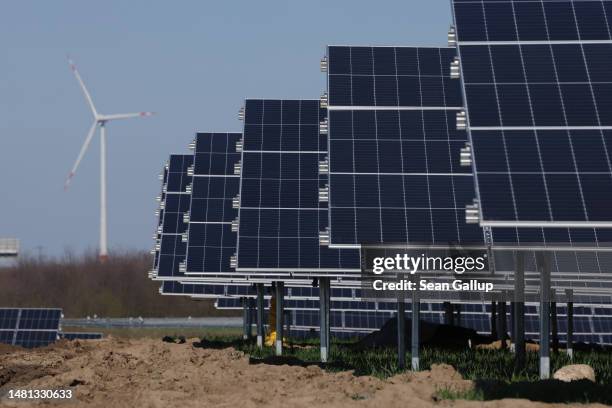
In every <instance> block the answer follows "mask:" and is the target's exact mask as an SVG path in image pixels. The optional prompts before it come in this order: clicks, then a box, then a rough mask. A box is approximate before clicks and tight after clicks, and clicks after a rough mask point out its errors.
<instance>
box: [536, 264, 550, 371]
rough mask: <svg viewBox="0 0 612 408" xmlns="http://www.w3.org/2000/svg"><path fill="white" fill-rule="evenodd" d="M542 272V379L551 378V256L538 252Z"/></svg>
mask: <svg viewBox="0 0 612 408" xmlns="http://www.w3.org/2000/svg"><path fill="white" fill-rule="evenodd" d="M536 261H537V263H538V269H539V270H540V379H542V380H547V379H549V378H550V254H548V253H543V252H537V253H536Z"/></svg>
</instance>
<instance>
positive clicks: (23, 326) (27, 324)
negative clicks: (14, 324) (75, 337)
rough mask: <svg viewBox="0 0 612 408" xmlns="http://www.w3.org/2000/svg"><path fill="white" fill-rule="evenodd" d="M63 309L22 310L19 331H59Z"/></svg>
mask: <svg viewBox="0 0 612 408" xmlns="http://www.w3.org/2000/svg"><path fill="white" fill-rule="evenodd" d="M61 318H62V311H61V309H21V316H20V318H19V330H56V331H57V330H58V328H59V324H60V319H61Z"/></svg>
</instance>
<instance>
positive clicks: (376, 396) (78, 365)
mask: <svg viewBox="0 0 612 408" xmlns="http://www.w3.org/2000/svg"><path fill="white" fill-rule="evenodd" d="M195 342H196V340H195V339H192V340H190V341H187V342H186V343H185V344H173V343H164V342H162V341H160V340H156V339H146V338H144V339H117V338H112V337H109V338H106V339H104V340H101V341H73V342H67V341H62V342H59V343H57V344H55V345H53V346H51V347H48V348H43V349H35V350H23V349H17V348H12V347H9V346H3V347H0V395H2V397H1V399H0V406H7V407H9V406H18V407H26V406H33V405H34V406H36V405H45V406H55V405H63V406H92V407H112V408H123V407H160V408H161V407H164V408H167V407H185V408H187V407H283V408H286V407H304V408H314V407H322V406H325V407H326V408H334V407H345V406H361V407H385V408H386V407H400V406H401V407H430V406H440V407H448V406H454V407H455V406H456V407H468V406H474V407H476V406H478V407H481V406H487V407H500V408H505V407H507V408H521V407H539V406H541V407H552V406H554V405H551V404H543V403H534V402H530V401H527V400H498V401H490V402H485V403H483V402H474V401H471V402H470V401H448V400H447V401H439V400H438V398H436V396H435V395H436V391H437V390H439V389H453V390H456V391H462V390H469V389H470V388H471V387H472V383H471V382H470V381H467V380H463V379H462V378H461V376H460V375H459V374H458V373H457V372H456V371H455V370H454V369H453V368H452V367H450V366H444V365H440V366H434V367H433V368H432V370H431V371H424V372H420V373H417V374H412V373H406V374H402V375H397V376H395V377H392V378H389V379H387V380H380V379H377V378H374V377H368V376H362V377H356V376H354V375H353V374H352V373H351V372H342V373H327V372H325V371H323V370H321V369H320V368H319V367H317V366H309V367H300V366H288V365H267V364H249V359H248V357H247V356H245V355H244V354H243V353H241V352H238V351H236V350H234V349H231V348H229V349H222V350H214V349H205V348H201V347H194V343H195ZM10 389H39V390H46V389H54V390H57V389H70V390H72V391H73V392H74V398H73V399H72V401H71V402H67V401H61V400H54V401H49V400H47V401H38V402H37V401H29V402H23V401H19V402H15V401H13V400H9V399H8V398H7V392H8V390H10ZM558 406H564V407H567V406H568V405H565V404H559V405H558ZM593 406H595V405H593Z"/></svg>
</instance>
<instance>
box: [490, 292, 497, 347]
mask: <svg viewBox="0 0 612 408" xmlns="http://www.w3.org/2000/svg"><path fill="white" fill-rule="evenodd" d="M491 338H492V339H493V340H497V303H496V302H495V301H494V300H493V301H491Z"/></svg>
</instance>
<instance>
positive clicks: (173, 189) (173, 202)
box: [156, 154, 193, 279]
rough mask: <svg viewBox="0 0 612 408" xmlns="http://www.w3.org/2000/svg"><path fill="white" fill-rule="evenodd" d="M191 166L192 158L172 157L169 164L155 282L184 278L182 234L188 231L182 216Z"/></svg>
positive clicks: (189, 196)
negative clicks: (181, 268) (182, 268)
mask: <svg viewBox="0 0 612 408" xmlns="http://www.w3.org/2000/svg"><path fill="white" fill-rule="evenodd" d="M192 164H193V155H178V154H174V155H171V156H170V160H169V161H168V169H167V175H168V176H167V180H168V183H167V184H166V188H165V190H166V193H165V195H164V201H163V202H162V203H163V207H164V213H163V219H162V224H161V227H162V233H161V234H160V238H159V241H158V245H159V251H158V252H159V255H158V261H157V270H156V278H158V279H159V278H161V279H165V278H172V277H179V276H183V274H182V273H181V272H180V270H179V266H180V263H181V262H182V261H183V260H184V259H185V253H186V249H187V246H186V244H185V243H184V242H183V239H182V234H183V233H185V231H186V230H187V226H186V224H185V223H184V221H183V216H184V214H185V213H186V212H187V211H189V205H190V202H191V195H190V194H189V193H187V192H186V190H187V186H188V185H189V184H190V183H191V177H190V176H188V174H187V169H188V168H189V167H190V166H191V165H192Z"/></svg>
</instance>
